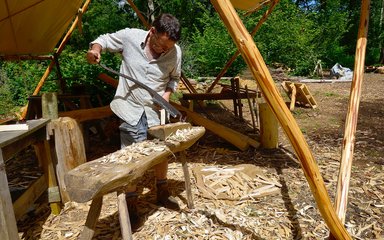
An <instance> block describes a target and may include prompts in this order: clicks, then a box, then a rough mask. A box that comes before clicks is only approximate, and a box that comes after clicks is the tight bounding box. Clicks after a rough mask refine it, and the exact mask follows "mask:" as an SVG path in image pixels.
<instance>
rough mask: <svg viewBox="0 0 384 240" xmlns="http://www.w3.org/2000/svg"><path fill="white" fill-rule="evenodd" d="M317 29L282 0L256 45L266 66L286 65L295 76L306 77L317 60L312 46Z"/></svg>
mask: <svg viewBox="0 0 384 240" xmlns="http://www.w3.org/2000/svg"><path fill="white" fill-rule="evenodd" d="M253 20H254V22H256V21H258V19H253ZM254 25H256V23H255V24H254ZM315 26H316V25H315V23H314V22H313V21H312V20H311V19H310V18H309V17H308V16H307V15H306V14H304V13H303V12H302V11H300V9H299V8H298V7H297V6H296V5H295V4H293V3H292V2H291V1H288V0H283V1H281V2H280V4H279V5H278V6H277V7H276V8H275V10H274V12H273V13H272V14H271V16H270V17H269V18H268V20H267V21H266V22H265V23H264V24H263V26H262V28H261V29H260V30H259V32H258V33H257V34H256V36H255V42H256V43H257V45H258V47H259V49H260V52H261V54H262V55H263V57H264V59H265V61H266V62H267V64H271V63H273V62H278V63H283V64H284V65H286V66H288V67H289V68H291V69H292V70H293V72H294V74H300V75H305V74H308V73H309V72H311V71H312V70H313V68H314V66H315V65H314V64H315V62H316V60H317V59H318V55H317V53H316V51H315V48H314V46H313V45H312V44H311V43H312V42H313V41H314V40H315V38H316V35H317V31H318V30H317V29H316V27H315Z"/></svg>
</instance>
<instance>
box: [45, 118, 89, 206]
mask: <svg viewBox="0 0 384 240" xmlns="http://www.w3.org/2000/svg"><path fill="white" fill-rule="evenodd" d="M51 123H52V128H53V129H54V131H55V143H56V144H55V148H56V153H57V166H56V175H57V179H58V182H59V187H60V195H61V199H62V202H63V203H66V202H68V201H69V200H70V199H69V196H68V193H67V186H66V184H65V181H64V176H65V174H66V173H67V172H68V171H70V170H72V169H74V168H75V167H77V166H79V165H81V164H83V163H85V162H86V161H87V160H86V159H87V158H86V155H85V147H84V140H83V135H82V133H81V130H80V128H79V126H78V125H77V122H76V121H75V120H74V119H71V118H68V117H64V118H59V119H57V120H52V121H51Z"/></svg>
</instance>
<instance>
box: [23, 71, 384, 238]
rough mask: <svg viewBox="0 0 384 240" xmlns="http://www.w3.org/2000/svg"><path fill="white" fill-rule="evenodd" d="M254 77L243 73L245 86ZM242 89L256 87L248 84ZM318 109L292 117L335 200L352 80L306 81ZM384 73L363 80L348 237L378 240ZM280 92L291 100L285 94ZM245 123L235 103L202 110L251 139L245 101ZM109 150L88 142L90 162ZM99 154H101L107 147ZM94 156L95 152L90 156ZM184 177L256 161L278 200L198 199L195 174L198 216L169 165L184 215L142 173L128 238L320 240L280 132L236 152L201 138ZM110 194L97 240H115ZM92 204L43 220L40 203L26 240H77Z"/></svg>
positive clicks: (177, 170) (45, 213) (321, 225)
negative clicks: (158, 199) (160, 198)
mask: <svg viewBox="0 0 384 240" xmlns="http://www.w3.org/2000/svg"><path fill="white" fill-rule="evenodd" d="M273 76H274V79H275V81H276V85H277V87H278V88H279V89H281V88H280V83H281V81H282V80H291V81H297V80H298V79H297V78H289V77H287V76H286V75H285V74H284V73H283V72H281V71H273ZM247 78H249V79H251V78H250V77H249V76H247V75H244V76H242V79H247ZM242 84H243V86H244V85H245V84H246V85H247V86H248V88H250V89H255V88H256V87H255V86H256V85H255V82H254V81H253V80H243V81H242ZM306 85H307V87H308V88H309V90H310V92H311V93H312V95H313V97H314V98H315V100H316V101H317V104H318V107H317V108H316V109H312V108H302V107H298V106H296V107H295V109H294V111H293V112H292V114H293V116H294V117H295V119H296V121H297V122H298V124H299V126H300V128H301V130H302V132H303V133H304V135H305V138H306V139H307V142H308V144H309V146H310V148H311V150H312V152H313V154H314V156H315V159H316V161H317V163H318V166H319V169H320V172H321V174H322V177H323V178H324V181H325V184H326V187H327V190H328V194H329V196H330V198H331V201H332V202H333V199H334V196H335V192H336V185H337V178H338V172H339V165H340V157H341V143H342V140H343V135H344V122H345V118H346V114H347V112H348V101H349V94H350V87H351V83H350V82H349V83H307V84H306ZM382 89H384V74H381V75H380V74H373V73H370V74H365V76H364V82H363V88H362V97H361V102H360V110H359V119H358V125H357V131H356V144H355V152H354V157H353V166H352V172H351V180H350V191H349V204H348V209H347V214H346V222H345V227H346V228H347V230H348V232H349V233H350V234H351V236H352V237H353V239H384V230H383V228H384V144H383V143H384V124H383V122H384V106H383V104H382V103H383V101H384V97H383V94H382ZM281 94H282V96H283V97H284V98H285V100H286V101H289V99H288V97H287V96H286V94H285V92H284V91H283V90H282V89H281ZM243 105H244V108H243V114H244V119H243V120H240V119H239V118H237V117H235V116H234V115H233V107H232V101H221V102H220V103H217V102H216V103H213V104H208V105H207V108H206V109H205V110H204V111H202V112H203V113H205V114H206V115H207V117H209V118H211V119H213V120H215V121H217V122H219V123H220V124H223V125H226V126H229V127H231V128H233V129H235V130H237V131H239V132H242V133H245V134H247V135H249V136H251V137H254V138H255V139H257V138H258V134H259V132H258V130H257V129H256V130H255V129H253V126H252V121H251V115H250V111H249V107H248V103H247V102H246V101H243ZM110 143H111V145H110V146H109V148H108V150H105V151H102V150H101V147H100V146H101V145H97V142H94V143H92V144H94V145H93V146H96V147H94V148H93V149H94V152H93V153H90V154H91V156H92V157H91V158H96V157H98V155H103V154H107V153H108V151H109V152H110V151H111V150H114V149H117V147H116V144H115V143H116V142H115V143H113V141H112V142H110ZM103 146H104V147H107V144H105V142H104V143H103ZM96 153H97V154H96ZM187 154H188V155H187V157H188V160H189V167H190V170H191V169H193V168H194V167H195V166H234V165H237V164H243V163H248V164H254V165H256V166H258V167H260V169H262V170H263V171H264V172H265V174H267V175H268V176H269V177H270V178H273V179H275V180H276V181H278V182H279V183H280V184H281V190H280V192H279V193H278V194H274V195H269V196H265V197H261V198H257V199H253V200H250V201H242V202H240V201H225V200H213V199H206V198H203V197H202V196H201V194H200V193H199V191H198V189H197V188H196V185H195V179H194V176H193V174H191V180H192V192H193V199H194V203H195V209H192V210H190V209H188V208H187V206H186V194H185V189H184V180H183V174H182V170H181V164H180V163H179V162H177V161H172V162H171V164H170V167H169V179H170V187H171V191H172V193H173V194H174V195H175V196H177V199H178V201H179V203H180V204H181V207H182V211H180V212H172V211H170V210H167V209H165V208H159V207H157V206H156V205H155V204H154V202H155V200H154V199H155V193H154V192H153V191H151V189H153V188H154V179H153V173H152V172H149V173H147V174H146V175H145V176H144V178H143V180H142V182H141V183H140V189H141V193H142V195H141V196H140V198H139V207H140V212H141V213H142V215H143V216H144V217H145V218H146V221H145V223H144V225H143V226H142V228H141V229H140V230H139V231H137V232H135V233H134V235H133V236H134V239H325V238H327V237H328V235H329V229H328V227H327V226H326V224H325V222H324V220H323V219H322V217H321V215H320V213H319V211H318V209H317V205H316V202H315V200H314V198H313V195H312V193H311V191H310V188H309V186H308V183H307V181H306V178H305V176H304V174H303V171H302V169H301V167H300V163H299V161H298V160H297V159H296V157H295V154H294V151H293V149H292V147H291V146H290V143H289V141H288V139H287V138H286V137H285V135H284V133H283V132H282V131H281V129H280V133H279V148H278V149H275V150H263V149H253V148H250V149H249V150H247V151H244V152H242V151H239V150H238V149H236V148H235V147H234V146H232V145H231V144H229V143H227V142H226V141H224V140H223V139H220V138H218V137H217V136H215V135H214V134H212V133H210V132H207V133H206V135H205V136H204V137H203V138H202V139H201V140H200V141H199V142H198V143H197V144H196V145H194V146H193V147H191V148H190V149H189V151H188V152H187ZM116 203H117V200H116V195H115V194H112V193H111V194H108V195H107V196H106V197H105V198H104V203H103V208H102V213H101V216H100V218H99V221H98V223H97V229H96V233H95V236H94V239H121V234H120V227H119V220H118V212H117V206H116ZM89 204H90V203H86V204H79V203H73V202H70V203H67V204H66V205H65V207H64V209H63V211H62V212H61V214H60V215H58V216H54V215H52V214H50V213H49V207H48V204H47V203H46V202H45V201H44V200H42V201H41V204H40V205H36V206H35V209H34V210H33V211H31V212H30V213H29V214H27V215H26V216H25V217H24V218H23V219H22V220H20V221H19V222H18V224H19V231H20V237H21V238H22V239H76V238H77V237H78V236H79V234H80V232H81V230H82V227H83V225H84V223H85V219H86V214H87V211H88V209H89Z"/></svg>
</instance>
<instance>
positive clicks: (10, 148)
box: [0, 119, 49, 161]
mask: <svg viewBox="0 0 384 240" xmlns="http://www.w3.org/2000/svg"><path fill="white" fill-rule="evenodd" d="M48 122H49V120H48V119H39V120H32V121H28V122H27V123H28V124H29V130H27V131H10V132H0V147H1V148H2V151H3V158H4V161H7V160H9V159H10V158H12V157H13V156H15V155H16V154H17V153H18V152H19V151H20V150H22V149H24V148H26V147H28V146H29V145H31V144H34V143H35V142H37V141H39V140H43V139H45V137H46V134H45V133H46V132H45V126H46V124H47V123H48Z"/></svg>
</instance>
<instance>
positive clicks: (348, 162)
mask: <svg viewBox="0 0 384 240" xmlns="http://www.w3.org/2000/svg"><path fill="white" fill-rule="evenodd" d="M369 4H370V0H362V2H361V10H360V11H361V13H360V25H359V32H358V39H357V44H356V53H355V66H354V72H353V80H352V85H351V93H350V99H349V107H348V113H347V117H346V120H345V129H344V140H343V146H342V152H341V163H340V169H339V179H338V181H337V188H336V199H335V208H336V213H337V215H338V216H339V218H340V220H341V221H342V222H345V213H346V211H347V203H348V190H349V180H350V178H351V168H352V160H353V151H354V144H355V133H356V125H357V117H358V113H359V103H360V96H361V85H362V82H363V75H364V62H365V50H366V47H367V36H368V22H369Z"/></svg>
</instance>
